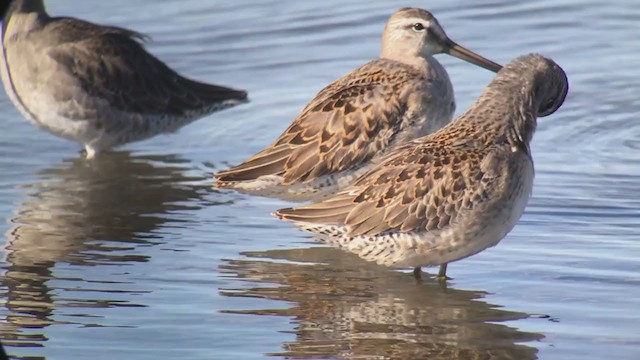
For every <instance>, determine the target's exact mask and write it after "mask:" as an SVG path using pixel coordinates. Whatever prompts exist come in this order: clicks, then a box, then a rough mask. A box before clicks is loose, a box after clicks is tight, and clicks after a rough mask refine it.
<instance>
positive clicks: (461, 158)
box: [276, 55, 568, 276]
mask: <svg viewBox="0 0 640 360" xmlns="http://www.w3.org/2000/svg"><path fill="white" fill-rule="evenodd" d="M567 90H568V83H567V79H566V75H565V73H564V71H563V70H562V69H561V68H560V67H559V66H558V65H557V64H555V63H554V62H553V61H552V60H549V59H547V58H544V57H542V56H540V55H527V56H523V57H519V58H517V59H515V60H514V61H512V62H511V63H509V64H508V65H507V66H505V68H503V69H502V70H501V71H500V72H499V73H498V74H497V76H496V77H495V79H494V80H493V81H492V82H491V83H490V84H489V85H488V86H487V88H486V89H485V90H484V92H483V94H482V95H481V96H480V97H479V98H478V99H477V100H476V102H475V103H474V104H473V106H471V108H470V109H469V110H467V111H466V112H465V113H464V114H463V115H461V116H460V117H459V118H457V119H456V120H455V121H454V122H452V123H450V124H449V125H447V126H445V127H444V128H442V129H441V130H439V131H438V132H436V133H434V134H430V135H427V136H425V137H422V138H419V139H416V140H414V141H413V142H410V143H408V144H405V145H404V146H402V147H400V148H398V149H397V150H395V151H393V152H392V153H391V154H390V155H389V156H388V157H386V158H385V159H384V160H383V161H382V162H381V163H379V164H377V165H376V166H375V167H374V168H373V169H372V170H371V171H369V172H368V173H366V174H364V175H363V176H362V177H360V178H359V179H358V180H356V181H355V183H354V184H352V185H351V186H349V187H347V188H346V189H345V190H344V191H342V192H340V193H339V194H337V195H336V196H334V197H331V198H329V199H327V200H325V201H323V202H319V203H315V204H310V205H306V206H301V207H298V208H293V209H292V208H289V209H281V210H278V211H277V212H276V215H277V216H278V217H280V218H282V219H285V220H290V221H293V222H294V223H296V225H298V226H300V227H301V228H303V229H305V230H308V231H311V232H314V233H316V234H318V235H319V237H320V239H321V240H323V241H325V242H327V243H329V244H332V245H337V246H340V247H343V248H345V249H347V250H349V251H352V252H354V253H356V254H358V255H360V256H361V257H362V258H364V259H366V260H370V261H376V262H378V263H380V264H383V265H387V266H393V267H414V268H418V267H421V266H427V265H443V266H446V264H447V263H449V262H452V261H456V260H459V259H462V258H465V257H468V256H471V255H473V254H476V253H478V252H480V251H482V250H484V249H486V248H488V247H491V246H494V245H496V244H497V243H498V242H499V241H500V240H501V239H502V238H503V237H504V236H505V235H506V234H507V233H508V232H509V231H511V229H512V228H513V226H514V225H515V223H516V222H517V221H518V219H519V218H520V216H521V215H522V213H523V212H524V208H525V206H526V204H527V202H528V199H529V196H530V193H531V190H532V186H533V176H534V169H533V160H532V157H531V154H530V150H529V143H530V141H531V138H532V136H533V133H534V131H535V128H536V118H537V117H542V116H547V115H549V114H552V113H553V112H555V111H556V110H557V109H558V108H559V107H560V106H561V105H562V103H563V101H564V98H565V96H566V93H567ZM443 269H446V268H443ZM441 275H443V276H444V271H441Z"/></svg>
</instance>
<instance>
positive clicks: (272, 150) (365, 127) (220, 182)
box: [215, 8, 501, 200]
mask: <svg viewBox="0 0 640 360" xmlns="http://www.w3.org/2000/svg"><path fill="white" fill-rule="evenodd" d="M438 53H445V54H449V55H452V56H455V57H457V58H460V59H462V60H465V61H467V62H470V63H472V64H475V65H478V66H481V67H483V68H486V69H488V70H491V71H494V72H497V71H498V70H500V68H501V66H500V65H498V64H496V63H494V62H492V61H490V60H488V59H485V58H483V57H482V56H480V55H477V54H475V53H473V52H471V51H469V50H467V49H465V48H463V47H462V46H460V45H458V44H456V43H455V42H453V41H452V40H450V39H449V38H448V37H447V35H446V33H445V32H444V30H443V29H442V27H441V26H440V24H439V23H438V20H436V18H435V17H434V16H433V15H432V14H431V13H429V12H428V11H426V10H423V9H416V8H404V9H400V10H399V11H397V12H396V13H395V14H393V15H392V16H391V18H390V19H389V20H388V22H387V25H386V28H385V30H384V33H383V35H382V50H381V53H380V58H379V59H376V60H373V61H371V62H369V63H367V64H365V65H363V66H362V67H360V68H358V69H356V70H354V71H353V72H351V73H349V74H348V75H346V76H344V77H342V78H340V79H338V80H336V81H334V82H333V83H332V84H330V85H329V86H327V87H326V88H324V89H323V90H322V91H320V92H319V93H318V94H317V95H316V97H315V98H314V99H313V100H311V102H310V103H309V104H308V105H307V106H306V107H305V108H304V110H302V113H301V114H300V115H298V117H297V118H296V119H295V120H294V121H293V123H292V124H291V125H290V126H289V127H288V128H287V129H286V130H285V131H284V133H282V134H281V135H280V137H279V138H278V139H277V140H276V141H275V142H274V143H273V144H271V145H270V146H269V147H267V148H266V149H264V150H262V151H260V152H259V153H257V154H256V155H254V156H253V157H251V158H249V159H248V160H246V161H245V162H244V163H242V164H240V165H238V166H235V167H232V168H231V169H228V170H225V171H221V172H218V173H217V174H215V177H216V185H217V186H218V187H221V188H234V189H237V190H240V191H243V192H247V193H251V194H256V195H264V196H274V197H280V198H284V199H288V200H318V199H322V198H324V197H327V196H329V195H332V194H334V193H335V192H336V191H338V190H339V189H340V188H342V187H344V186H346V185H348V184H349V183H351V182H352V181H353V180H354V179H356V178H357V177H358V176H359V175H361V174H363V173H364V172H366V171H367V170H368V169H369V168H370V167H371V166H372V165H373V164H374V163H375V162H377V161H378V160H379V159H380V158H382V156H384V155H385V154H386V153H387V152H388V151H389V150H390V149H392V148H394V147H396V146H398V145H402V144H404V143H406V142H407V141H410V140H412V139H415V138H417V137H420V136H423V135H426V134H428V133H431V132H433V131H435V130H437V129H439V128H441V127H442V126H444V125H445V124H447V123H448V122H449V121H451V117H452V115H453V112H454V110H455V101H454V95H453V88H452V85H451V81H450V80H449V76H448V75H447V72H446V71H445V69H444V68H443V67H442V65H440V63H439V62H438V61H437V60H436V59H435V58H434V57H433V55H434V54H438Z"/></svg>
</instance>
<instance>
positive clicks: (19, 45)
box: [0, 0, 247, 158]
mask: <svg viewBox="0 0 640 360" xmlns="http://www.w3.org/2000/svg"><path fill="white" fill-rule="evenodd" d="M4 6H5V7H6V6H8V10H7V11H6V13H5V14H4V16H3V19H4V21H3V25H2V56H0V74H1V75H2V82H3V83H4V88H5V90H6V92H7V94H8V95H9V98H10V99H11V101H12V102H13V103H14V105H15V106H16V107H17V108H18V109H19V110H20V112H21V113H22V114H23V115H24V116H25V117H26V118H27V119H28V120H30V121H31V122H33V123H34V124H36V125H38V126H39V127H41V128H43V129H45V130H47V131H49V132H51V133H53V134H56V135H59V136H62V137H64V138H67V139H70V140H74V141H77V142H79V143H82V144H83V145H84V147H85V149H86V152H87V157H88V158H92V157H94V156H95V155H96V154H97V153H99V152H101V151H103V150H107V149H109V148H112V147H114V146H118V145H121V144H124V143H128V142H132V141H138V140H143V139H146V138H150V137H152V136H155V135H158V134H161V133H167V132H173V131H176V130H178V129H179V128H180V127H182V126H184V125H186V124H189V123H190V122H192V121H194V120H196V119H198V118H201V117H203V116H206V115H208V114H210V113H213V112H215V111H218V110H222V109H224V108H228V107H231V106H235V105H238V104H240V103H243V102H246V101H247V94H246V92H244V91H240V90H234V89H230V88H226V87H222V86H216V85H210V84H205V83H201V82H198V81H194V80H191V79H187V78H185V77H183V76H180V75H179V74H178V73H176V72H175V71H173V70H172V69H171V68H169V67H168V66H167V65H165V64H164V63H163V62H162V61H160V60H158V59H157V58H156V57H154V56H153V55H151V54H149V53H148V52H147V51H146V50H145V49H144V47H143V45H142V43H141V41H142V40H143V39H144V35H142V34H140V33H137V32H134V31H131V30H128V29H123V28H119V27H114V26H102V25H96V24H92V23H89V22H86V21H83V20H79V19H74V18H68V17H59V18H56V17H50V16H49V15H48V14H47V12H46V11H45V7H44V2H43V0H13V1H9V2H8V3H5V5H4ZM0 10H5V9H0Z"/></svg>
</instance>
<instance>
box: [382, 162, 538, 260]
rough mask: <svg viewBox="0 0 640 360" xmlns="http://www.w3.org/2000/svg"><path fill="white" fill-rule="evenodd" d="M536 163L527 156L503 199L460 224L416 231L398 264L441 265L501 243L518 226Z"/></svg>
mask: <svg viewBox="0 0 640 360" xmlns="http://www.w3.org/2000/svg"><path fill="white" fill-rule="evenodd" d="M532 187H533V163H532V162H531V161H529V160H528V159H527V161H526V162H525V164H524V165H523V168H522V172H521V176H520V180H519V181H518V182H517V183H516V185H515V186H514V188H513V191H510V192H509V194H508V196H506V197H505V198H503V200H500V201H495V202H492V203H490V204H488V205H487V206H486V207H480V208H479V209H477V210H476V211H473V212H470V213H469V214H467V215H466V216H465V218H464V219H463V220H461V221H460V222H459V223H457V224H456V225H454V226H452V227H450V228H447V229H445V230H442V231H439V232H437V233H434V232H427V233H422V234H412V235H411V237H412V239H411V241H412V242H413V246H409V247H404V248H405V249H406V251H405V254H404V256H402V257H399V258H398V259H397V261H395V263H394V264H390V265H392V266H396V267H417V266H427V265H439V264H443V263H448V262H452V261H456V260H460V259H464V258H466V257H469V256H472V255H474V254H477V253H479V252H481V251H483V250H485V249H487V248H489V247H492V246H495V245H497V244H498V243H499V242H500V241H501V240H502V239H503V238H504V237H505V236H506V235H507V234H508V233H509V232H510V231H511V230H512V229H513V228H514V226H515V225H516V223H517V222H518V220H519V219H520V217H521V216H522V214H523V213H524V210H525V207H526V206H527V203H528V202H529V197H530V195H531V189H532Z"/></svg>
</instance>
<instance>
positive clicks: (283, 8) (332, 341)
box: [0, 0, 640, 359]
mask: <svg viewBox="0 0 640 360" xmlns="http://www.w3.org/2000/svg"><path fill="white" fill-rule="evenodd" d="M423 5H424V4H422V2H418V1H413V2H401V3H399V2H398V1H391V0H386V1H376V2H371V1H349V2H335V1H331V0H329V1H328V2H327V1H325V2H322V3H320V2H301V1H289V0H287V1H274V0H262V1H257V0H243V1H237V2H230V1H227V2H223V1H203V0H184V1H180V2H177V1H151V0H133V1H131V0H130V1H124V0H114V1H110V2H79V1H72V0H58V1H55V2H54V1H50V5H49V9H50V12H51V13H53V14H66V15H72V16H77V17H82V18H85V19H89V20H93V21H99V22H103V23H110V24H115V25H121V26H128V27H133V28H135V29H137V30H140V31H143V32H146V33H148V34H150V35H151V36H152V38H153V39H154V41H153V42H152V43H151V44H150V45H149V48H150V50H151V51H152V52H153V53H155V54H157V55H158V56H160V57H161V58H162V59H164V60H165V61H166V62H168V63H169V64H170V65H172V66H174V67H175V68H177V69H178V70H180V71H181V72H183V73H185V74H188V75H190V76H193V77H197V78H199V79H202V80H206V81H211V82H216V83H220V84H225V85H232V86H235V87H238V88H246V89H248V90H249V92H250V97H251V100H252V102H251V103H250V104H247V105H243V106H240V107H237V108H234V109H231V110H227V111H224V112H221V113H217V114H214V115H212V116H210V117H208V118H205V119H202V120H200V121H198V122H196V123H194V124H192V125H190V126H188V127H185V128H184V129H182V130H181V131H179V132H178V133H176V134H173V135H169V136H161V137H157V138H154V139H151V140H148V141H145V142H141V143H136V144H131V145H129V146H126V147H125V148H123V149H120V151H118V152H115V153H112V154H109V155H107V156H104V157H102V158H100V159H99V161H95V162H86V161H83V160H82V159H81V158H80V156H79V153H78V151H79V149H80V147H79V146H78V145H76V144H73V143H70V142H67V141H65V140H62V139H59V138H56V137H54V136H52V135H49V134H46V133H44V132H42V131H40V130H38V129H36V128H35V127H33V126H32V125H30V124H28V123H27V122H26V121H24V120H23V119H22V118H21V117H20V115H19V114H18V113H17V111H16V110H15V109H14V108H13V106H12V105H11V104H10V103H9V100H8V99H7V98H6V96H4V95H0V128H1V129H2V131H0V169H1V171H2V176H1V177H0V217H2V218H4V219H6V221H5V222H4V223H3V224H2V225H0V226H1V227H2V232H3V233H4V244H3V245H4V249H3V252H2V254H3V258H2V264H1V265H2V269H3V271H2V276H1V277H0V298H1V299H2V306H0V318H1V319H2V322H0V338H1V339H2V341H3V343H4V344H5V346H6V347H7V350H8V352H9V353H10V354H12V355H14V356H15V357H16V358H24V359H27V358H28V359H45V358H46V359H85V358H87V357H89V356H90V357H92V358H95V359H112V358H123V359H125V358H126V359H157V358H159V357H162V358H171V357H174V358H183V359H257V358H270V357H275V358H284V357H288V358H314V359H333V358H346V359H398V358H402V359H410V358H416V359H423V358H429V359H476V358H479V359H489V358H492V359H509V358H513V359H536V358H540V359H604V358H611V359H638V358H640V330H639V329H640V260H639V258H640V245H639V244H640V243H639V242H638V237H639V235H638V234H639V233H640V221H639V220H638V219H639V218H640V196H639V195H638V192H639V190H640V157H639V156H637V155H636V151H637V150H638V149H640V125H638V124H639V123H638V120H637V116H638V114H640V96H638V90H639V89H640V68H638V66H637V64H638V54H640V41H638V40H637V33H638V31H637V21H638V20H640V7H638V6H637V4H636V2H635V1H617V2H609V3H607V4H604V3H603V2H596V1H576V0H560V1H551V0H546V1H535V2H531V1H527V2H525V1H509V2H498V1H472V2H463V1H461V0H458V1H446V2H444V1H442V2H433V3H431V4H429V6H431V7H430V10H432V11H433V12H434V13H435V15H436V16H437V17H438V18H439V20H440V22H441V24H442V25H443V26H444V27H445V29H447V32H448V34H449V35H450V36H451V37H452V38H453V39H454V40H456V41H457V42H459V43H460V44H462V45H465V46H467V47H469V48H471V49H473V50H476V51H478V52H479V53H481V54H483V55H485V56H487V57H489V58H491V59H493V60H495V61H498V62H501V63H505V62H507V61H509V60H510V59H512V58H514V57H516V56H518V55H520V54H523V53H527V52H532V51H536V52H541V53H543V54H545V55H548V56H550V57H552V58H554V59H555V60H556V61H557V62H558V63H559V64H560V65H561V66H563V68H564V69H565V70H566V71H567V73H568V76H569V79H570V82H571V90H570V94H569V97H568V98H567V101H566V103H565V105H564V106H563V107H562V109H561V110H560V111H558V112H557V113H556V114H554V115H553V116H551V117H549V118H543V119H541V120H540V122H539V128H538V132H537V133H536V136H535V139H534V142H533V145H532V147H533V155H534V159H535V162H536V171H537V175H536V179H535V187H534V194H533V197H532V199H531V201H530V203H529V207H528V208H527V211H526V213H525V214H524V216H523V218H522V219H521V221H520V222H519V224H518V226H517V227H516V228H515V229H514V231H512V232H511V233H510V234H509V235H508V236H507V238H506V239H505V240H504V241H503V242H502V243H501V244H500V245H499V246H497V247H496V248H493V249H490V250H487V251H485V252H483V253H481V254H479V255H476V256H474V257H472V258H469V259H467V260H464V261H461V262H458V263H454V264H452V265H451V266H450V267H449V275H450V276H452V277H453V278H454V279H453V280H452V281H451V282H450V283H449V285H448V287H446V288H444V287H442V286H440V285H438V284H437V283H435V282H432V281H426V282H425V283H423V284H419V285H418V284H416V283H415V281H414V280H413V278H412V277H411V275H409V274H406V273H402V272H396V271H392V270H389V269H385V268H381V267H378V266H375V265H372V264H368V263H364V262H362V261H361V260H359V259H357V258H356V257H354V256H351V255H349V254H345V253H342V252H341V251H338V250H334V249H329V248H324V247H319V246H318V245H317V244H314V243H313V242H312V240H311V239H310V238H309V237H308V236H307V235H306V234H303V233H301V232H299V231H297V230H296V229H294V228H293V227H292V226H290V225H288V224H286V223H282V222H280V221H278V220H277V219H275V218H274V217H272V216H270V215H269V213H270V212H271V211H273V210H274V209H277V208H279V207H282V206H285V205H287V203H286V202H282V201H279V200H271V199H264V198H252V197H249V196H245V195H239V194H235V193H232V192H228V191H223V192H219V191H216V190H214V189H212V188H211V186H210V185H211V178H210V174H211V173H212V172H213V171H215V170H216V169H220V168H224V167H226V166H227V165H228V164H235V163H238V162H239V161H242V160H243V159H244V158H246V157H247V156H248V155H251V154H252V153H254V152H255V151H257V150H259V149H260V148H262V147H264V146H265V145H267V144H268V143H269V142H270V141H271V140H272V139H273V138H275V137H276V136H277V135H278V134H279V133H280V132H281V131H282V130H283V129H284V128H285V127H286V126H287V125H288V124H289V122H290V121H291V120H292V119H293V117H294V116H295V115H296V114H297V112H298V111H299V110H300V109H301V108H302V107H303V106H304V105H305V104H306V102H307V101H308V100H309V99H310V98H311V97H312V96H313V95H314V94H315V93H316V92H317V91H318V90H319V89H321V88H322V87H323V86H324V85H326V84H327V83H329V82H330V81H332V80H333V79H335V78H337V77H338V76H341V75H342V74H345V73H346V72H348V71H350V70H352V69H353V68H355V67H356V66H358V65H359V64H361V63H363V62H365V61H367V60H368V59H371V58H373V57H375V56H376V54H377V51H378V46H379V37H380V33H381V31H382V27H383V25H384V21H385V19H386V18H387V17H388V15H389V14H391V13H392V12H393V11H394V10H396V9H397V8H399V7H401V6H423ZM439 59H440V60H441V61H442V63H443V64H444V65H445V66H446V67H447V69H448V71H449V74H450V76H451V78H452V81H453V83H454V87H455V89H456V96H457V100H458V111H457V113H460V112H462V111H463V110H464V109H465V108H466V107H468V105H469V104H470V103H471V102H472V101H473V99H474V98H475V97H476V96H477V95H478V94H479V92H480V91H481V89H482V88H483V86H484V85H485V84H486V83H487V82H488V81H489V80H490V79H491V74H490V73H488V72H486V71H484V70H481V69H479V68H475V67H473V66H471V65H469V64H466V63H462V62H460V61H458V60H456V59H452V58H448V57H446V56H444V57H443V56H440V57H439ZM430 270H431V271H433V269H430Z"/></svg>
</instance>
